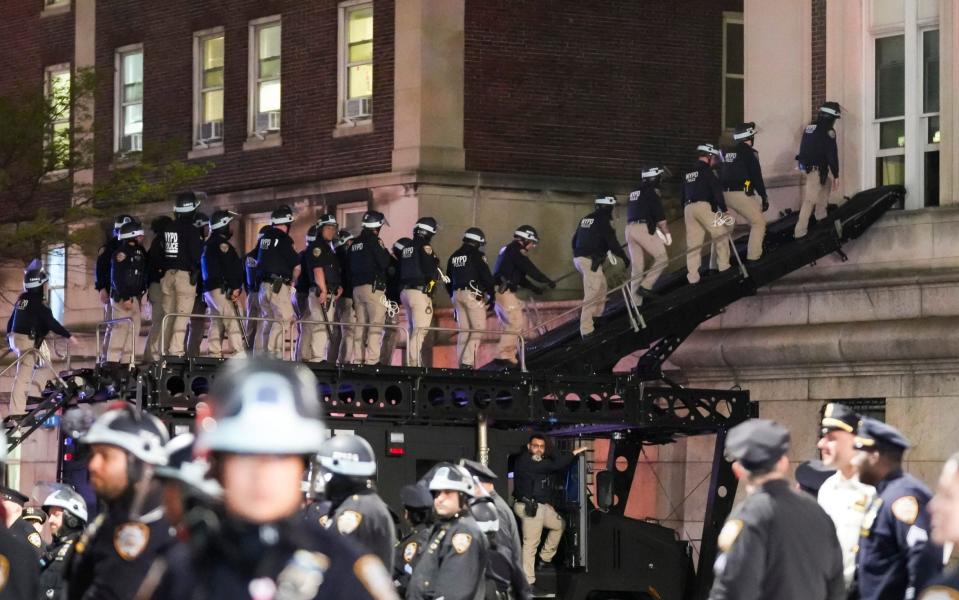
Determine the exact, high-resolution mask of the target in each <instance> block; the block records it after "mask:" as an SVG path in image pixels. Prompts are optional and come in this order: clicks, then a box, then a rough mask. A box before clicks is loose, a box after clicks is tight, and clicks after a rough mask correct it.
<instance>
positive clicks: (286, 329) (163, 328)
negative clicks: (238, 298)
mask: <svg viewBox="0 0 959 600" xmlns="http://www.w3.org/2000/svg"><path fill="white" fill-rule="evenodd" d="M171 318H174V319H175V318H190V319H219V320H222V321H241V322H242V321H246V322H250V321H253V322H255V323H261V322H262V323H274V324H276V325H279V326H280V329H281V330H282V332H283V349H282V350H281V351H280V358H281V359H282V358H285V357H286V345H287V342H290V343H291V348H290V359H291V360H292V358H293V356H292V354H293V349H292V342H293V333H292V325H293V323H291V322H289V321H283V319H271V318H266V317H246V316H243V315H208V314H206V313H178V312H175V313H167V314H165V315H163V320H162V321H160V356H166V355H167V353H166V349H167V348H166V342H167V339H166V338H167V335H166V332H167V319H171ZM240 330H241V336H242V335H243V326H242V324H241V326H240ZM170 335H173V331H172V330H171V331H170ZM257 335H259V333H257ZM184 345H185V342H184ZM234 350H236V348H234ZM244 350H248V349H247V348H245V347H244ZM185 352H186V348H184V353H185Z"/></svg>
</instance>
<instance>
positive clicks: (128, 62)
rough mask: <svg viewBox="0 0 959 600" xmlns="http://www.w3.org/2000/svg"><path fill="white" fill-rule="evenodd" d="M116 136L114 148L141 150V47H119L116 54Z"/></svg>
mask: <svg viewBox="0 0 959 600" xmlns="http://www.w3.org/2000/svg"><path fill="white" fill-rule="evenodd" d="M116 68H117V77H116V83H117V85H116V99H115V104H114V106H115V107H116V108H115V111H116V114H115V122H116V132H117V133H116V136H115V137H116V139H115V141H114V150H116V151H117V152H120V153H123V154H126V153H130V152H141V151H142V150H143V48H142V47H141V46H135V47H129V48H126V49H124V48H121V49H120V50H118V51H117V58H116Z"/></svg>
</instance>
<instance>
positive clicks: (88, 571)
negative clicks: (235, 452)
mask: <svg viewBox="0 0 959 600" xmlns="http://www.w3.org/2000/svg"><path fill="white" fill-rule="evenodd" d="M167 439H168V435H167V431H166V427H165V426H164V425H163V423H161V422H160V420H159V419H157V418H156V417H154V416H152V415H150V414H148V413H138V412H137V410H136V409H135V408H133V407H132V406H123V407H122V408H116V409H113V410H109V411H107V412H105V413H103V414H102V415H101V416H100V417H99V418H98V419H97V420H96V421H95V422H94V423H93V426H92V427H90V430H89V431H88V432H87V433H86V434H84V435H83V436H82V437H81V442H82V443H83V444H86V445H88V446H90V462H89V464H88V466H87V468H88V470H89V472H90V483H91V484H92V485H93V489H94V491H96V494H97V498H98V499H99V500H100V501H101V502H102V503H104V504H105V506H106V508H105V509H104V510H103V511H102V512H101V513H100V514H99V515H97V517H96V519H94V520H93V522H92V523H91V524H90V525H89V527H87V529H86V530H85V531H84V532H83V535H81V536H80V539H78V540H77V541H76V543H75V544H74V547H73V558H72V560H71V561H70V563H69V566H68V572H69V573H70V575H69V578H68V579H69V585H68V597H69V598H71V599H81V598H83V599H88V598H132V597H133V595H134V593H135V592H136V590H137V589H138V587H139V585H140V582H141V581H142V580H143V577H144V576H145V575H146V573H147V571H148V570H149V568H150V565H151V564H152V562H153V561H154V560H155V559H156V557H157V556H158V555H160V554H161V553H163V552H164V551H166V550H167V548H168V547H169V546H170V545H171V544H172V543H173V539H172V537H171V536H170V524H169V522H168V521H167V520H166V519H165V518H164V516H163V509H162V507H160V506H159V503H158V502H157V501H156V499H155V498H153V497H152V495H151V493H150V485H151V479H152V474H153V468H154V467H155V466H156V465H159V464H162V463H163V462H165V461H166V454H165V452H164V450H163V445H164V444H165V443H166V442H167Z"/></svg>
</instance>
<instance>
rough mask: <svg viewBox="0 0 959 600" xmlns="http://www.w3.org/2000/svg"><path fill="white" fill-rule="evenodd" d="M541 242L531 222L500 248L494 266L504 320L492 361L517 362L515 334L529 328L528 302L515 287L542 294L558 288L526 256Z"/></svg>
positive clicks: (498, 310) (498, 309) (500, 314)
mask: <svg viewBox="0 0 959 600" xmlns="http://www.w3.org/2000/svg"><path fill="white" fill-rule="evenodd" d="M537 245H539V233H537V232H536V229H535V228H534V227H533V226H532V225H520V226H519V227H517V228H516V231H514V232H513V241H512V242H510V243H509V244H506V245H505V246H503V247H502V248H500V251H499V255H498V256H497V257H496V265H495V266H494V267H493V281H494V282H495V284H496V290H495V291H496V315H497V316H498V317H499V320H500V321H501V322H502V323H503V334H502V335H500V338H499V344H498V345H497V348H496V354H497V357H496V358H495V359H494V360H493V362H494V363H495V364H497V365H500V366H507V367H509V366H513V367H515V366H516V365H517V364H518V361H517V359H516V352H517V350H518V348H519V338H517V337H516V334H517V333H519V332H521V331H523V330H525V329H526V314H525V312H524V308H525V305H524V303H523V301H522V300H520V298H519V296H517V295H516V291H517V290H518V289H519V288H520V287H524V288H526V289H528V290H532V291H533V293H534V294H542V293H543V291H545V289H546V288H547V287H549V288H550V289H555V288H556V282H555V281H553V280H552V279H550V278H549V277H547V276H546V275H545V274H544V273H543V272H542V271H540V270H539V269H538V268H536V265H534V264H533V261H531V260H530V259H529V256H527V255H528V254H529V253H530V252H531V251H532V250H534V249H535V248H536V246H537Z"/></svg>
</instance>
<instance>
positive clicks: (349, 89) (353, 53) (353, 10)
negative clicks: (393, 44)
mask: <svg viewBox="0 0 959 600" xmlns="http://www.w3.org/2000/svg"><path fill="white" fill-rule="evenodd" d="M340 40H341V42H340V83H339V91H340V94H339V96H340V121H356V120H360V119H369V118H370V117H371V115H372V114H373V111H372V107H373V105H372V101H373V4H372V3H370V2H357V1H355V0H354V1H351V2H344V3H342V4H340Z"/></svg>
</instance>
